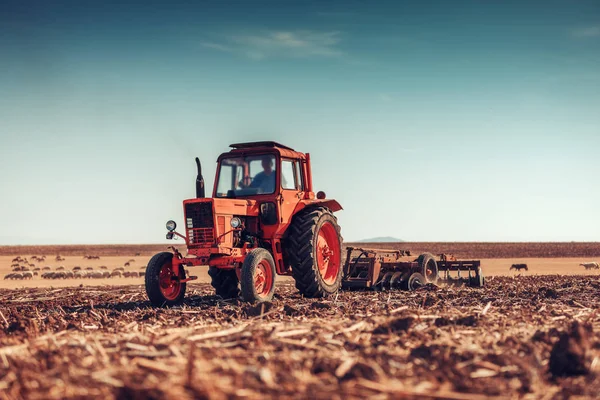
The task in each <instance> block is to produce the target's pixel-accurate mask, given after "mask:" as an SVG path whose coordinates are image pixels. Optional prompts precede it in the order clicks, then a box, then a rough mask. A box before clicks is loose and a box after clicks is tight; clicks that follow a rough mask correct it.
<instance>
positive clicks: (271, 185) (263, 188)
mask: <svg viewBox="0 0 600 400" xmlns="http://www.w3.org/2000/svg"><path fill="white" fill-rule="evenodd" d="M261 165H262V167H263V171H262V172H259V173H258V174H256V176H255V177H254V179H253V180H252V183H251V184H250V186H249V187H251V188H258V189H260V190H259V191H260V192H261V193H273V192H275V171H273V157H272V156H266V157H263V159H262V162H261Z"/></svg>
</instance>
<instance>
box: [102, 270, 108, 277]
mask: <svg viewBox="0 0 600 400" xmlns="http://www.w3.org/2000/svg"><path fill="white" fill-rule="evenodd" d="M102 277H103V278H110V271H102Z"/></svg>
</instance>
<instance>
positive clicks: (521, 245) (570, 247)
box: [345, 242, 600, 259]
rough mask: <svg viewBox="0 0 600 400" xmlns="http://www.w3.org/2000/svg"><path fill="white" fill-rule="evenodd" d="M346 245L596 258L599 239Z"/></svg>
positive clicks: (461, 253) (462, 255) (480, 255)
mask: <svg viewBox="0 0 600 400" xmlns="http://www.w3.org/2000/svg"><path fill="white" fill-rule="evenodd" d="M345 245H346V246H354V247H368V248H378V249H398V250H400V249H402V250H410V251H411V252H412V253H413V254H419V253H423V252H430V253H434V254H439V253H451V254H454V255H455V256H456V257H457V258H462V259H468V258H586V257H600V242H547V243H544V242H540V243H536V242H516V243H508V242H507V243H491V242H403V243H398V242H396V243H345Z"/></svg>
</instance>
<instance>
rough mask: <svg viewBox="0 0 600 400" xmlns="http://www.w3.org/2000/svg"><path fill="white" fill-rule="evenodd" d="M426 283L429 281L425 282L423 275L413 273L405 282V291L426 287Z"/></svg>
mask: <svg viewBox="0 0 600 400" xmlns="http://www.w3.org/2000/svg"><path fill="white" fill-rule="evenodd" d="M426 282H427V281H426V280H425V277H424V276H423V274H421V273H419V272H413V273H412V274H411V275H410V277H409V278H408V279H407V280H405V281H404V282H403V284H404V287H403V289H405V290H410V291H412V290H415V289H418V288H420V287H421V286H423V285H425V283H426Z"/></svg>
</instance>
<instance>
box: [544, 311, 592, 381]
mask: <svg viewBox="0 0 600 400" xmlns="http://www.w3.org/2000/svg"><path fill="white" fill-rule="evenodd" d="M591 333H592V326H591V325H584V324H581V323H580V322H579V321H574V322H573V323H572V324H571V326H570V328H569V330H568V331H567V332H563V333H562V334H561V335H560V338H559V339H558V342H556V344H555V345H554V347H553V348H552V351H551V353H550V362H549V368H550V373H551V374H552V375H553V376H574V375H585V374H587V373H588V372H589V360H588V357H587V353H588V351H589V349H590V338H589V337H590V334H591Z"/></svg>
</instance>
